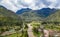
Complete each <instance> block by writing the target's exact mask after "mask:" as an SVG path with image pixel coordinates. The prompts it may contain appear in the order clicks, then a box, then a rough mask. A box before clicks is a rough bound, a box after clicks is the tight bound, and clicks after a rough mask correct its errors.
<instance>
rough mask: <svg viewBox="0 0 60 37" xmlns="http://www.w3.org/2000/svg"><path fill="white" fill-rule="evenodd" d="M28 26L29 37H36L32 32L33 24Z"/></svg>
mask: <svg viewBox="0 0 60 37" xmlns="http://www.w3.org/2000/svg"><path fill="white" fill-rule="evenodd" d="M27 26H28V30H27V32H28V36H29V37H35V36H34V34H33V32H32V28H33V27H32V26H31V24H27Z"/></svg>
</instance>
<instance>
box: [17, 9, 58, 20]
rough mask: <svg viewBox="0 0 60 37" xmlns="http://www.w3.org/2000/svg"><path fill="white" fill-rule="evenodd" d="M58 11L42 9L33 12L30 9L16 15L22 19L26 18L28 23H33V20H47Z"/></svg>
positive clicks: (22, 10) (20, 11)
mask: <svg viewBox="0 0 60 37" xmlns="http://www.w3.org/2000/svg"><path fill="white" fill-rule="evenodd" d="M56 11H57V10H56V9H54V8H53V9H50V8H42V9H39V10H32V9H29V8H24V9H21V10H18V11H17V12H16V14H18V15H19V16H21V17H22V18H24V19H25V20H27V21H31V20H36V21H37V20H44V19H46V18H47V17H48V16H50V15H52V14H54V13H55V12H56Z"/></svg>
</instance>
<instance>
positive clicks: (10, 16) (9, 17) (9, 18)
mask: <svg viewBox="0 0 60 37" xmlns="http://www.w3.org/2000/svg"><path fill="white" fill-rule="evenodd" d="M18 22H19V24H21V23H22V19H21V17H20V16H18V15H17V14H16V13H14V12H13V11H10V10H8V9H6V8H5V7H3V6H0V25H2V24H4V23H5V24H6V23H8V24H10V25H11V24H12V25H13V23H16V24H17V23H18ZM8 24H7V25H8Z"/></svg>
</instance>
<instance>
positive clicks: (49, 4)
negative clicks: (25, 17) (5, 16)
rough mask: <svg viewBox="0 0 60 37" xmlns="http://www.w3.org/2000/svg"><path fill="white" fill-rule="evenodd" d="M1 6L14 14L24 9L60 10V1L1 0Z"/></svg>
mask: <svg viewBox="0 0 60 37" xmlns="http://www.w3.org/2000/svg"><path fill="white" fill-rule="evenodd" d="M0 5H2V6H4V7H6V8H7V9H9V10H12V11H14V12H16V11H17V10H20V9H22V8H30V9H33V10H38V9H42V8H56V9H60V0H0Z"/></svg>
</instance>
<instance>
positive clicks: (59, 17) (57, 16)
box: [46, 10, 60, 22]
mask: <svg viewBox="0 0 60 37" xmlns="http://www.w3.org/2000/svg"><path fill="white" fill-rule="evenodd" d="M46 21H52V22H60V10H57V11H56V12H55V13H54V14H52V15H50V16H48V17H47V18H46Z"/></svg>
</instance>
